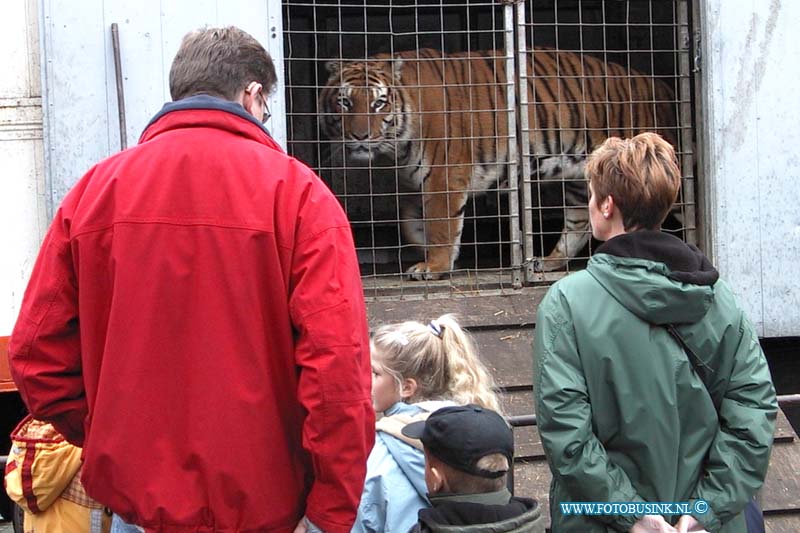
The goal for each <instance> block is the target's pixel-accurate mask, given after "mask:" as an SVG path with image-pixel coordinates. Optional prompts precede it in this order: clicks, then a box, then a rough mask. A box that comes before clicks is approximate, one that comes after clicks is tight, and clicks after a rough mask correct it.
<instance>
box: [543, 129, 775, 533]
mask: <svg viewBox="0 0 800 533" xmlns="http://www.w3.org/2000/svg"><path fill="white" fill-rule="evenodd" d="M586 175H587V177H588V179H589V191H590V199H589V212H590V218H591V223H592V233H593V235H594V237H595V238H597V239H599V240H601V241H606V242H605V243H604V244H603V245H602V246H600V247H599V248H598V249H597V251H596V253H595V254H594V255H593V257H592V258H591V259H590V261H589V264H588V266H587V268H586V270H583V271H581V272H577V273H575V274H572V275H570V276H568V277H566V278H564V279H562V280H561V281H559V282H558V283H556V284H555V285H553V287H551V288H550V290H549V291H548V293H547V296H545V298H544V300H543V301H542V303H541V304H540V306H539V310H538V318H537V322H536V340H535V345H534V352H535V360H536V363H535V365H534V366H535V380H534V382H535V395H536V413H537V420H538V427H539V433H540V434H541V439H542V444H543V446H544V450H545V453H546V455H547V461H548V464H549V466H550V469H551V471H552V473H553V481H552V484H551V486H550V510H551V520H552V530H553V533H560V532H573V531H575V532H581V533H585V532H610V531H631V532H634V533H641V532H651V531H652V532H670V531H682V532H683V531H694V530H701V529H703V528H704V529H705V530H708V531H712V532H718V531H722V532H725V533H728V532H745V531H746V526H745V521H744V516H743V509H744V507H745V505H746V504H747V503H748V502H749V501H750V500H751V498H752V497H753V495H754V494H755V492H756V491H757V490H758V489H759V487H760V486H761V484H762V483H763V480H764V476H765V475H766V471H767V465H768V462H769V455H770V450H771V446H772V434H773V430H774V425H775V416H776V413H777V408H778V407H777V402H776V399H775V389H774V387H773V385H772V379H771V376H770V373H769V368H768V367H767V362H766V359H765V357H764V354H763V352H762V351H761V348H760V346H759V343H758V338H757V336H756V333H755V331H754V329H753V326H752V325H751V324H750V322H749V321H748V320H747V318H746V317H745V316H744V313H743V312H742V310H741V309H740V308H739V306H738V305H737V303H736V300H735V298H734V296H733V294H732V292H731V290H730V288H729V287H728V285H727V284H726V283H725V282H723V281H722V280H720V279H719V275H718V273H717V271H716V270H715V269H714V267H713V266H712V265H711V264H710V262H709V261H708V259H707V258H706V257H705V256H704V255H703V254H702V253H701V252H700V251H699V250H698V249H697V248H696V247H694V246H692V245H688V244H685V243H684V242H683V241H681V240H679V239H677V238H675V237H673V236H671V235H668V234H666V233H662V232H660V227H661V223H662V222H663V220H664V218H665V217H666V216H667V214H668V213H669V210H670V207H671V206H672V204H673V203H674V201H675V199H676V197H677V194H678V189H679V187H680V171H679V169H678V165H677V162H676V159H675V153H674V151H673V149H672V146H670V145H669V143H667V142H666V141H664V140H663V139H662V138H661V137H659V136H658V135H656V134H653V133H643V134H640V135H637V136H636V137H633V138H632V139H626V140H622V139H618V138H610V139H608V140H607V141H606V142H605V143H603V145H602V146H600V147H599V148H598V149H597V150H595V152H594V153H593V154H592V155H591V157H590V159H589V162H588V163H587V165H586ZM681 343H685V348H686V349H684V347H683V346H682V345H681ZM690 358H694V360H690ZM700 500H703V501H704V502H706V504H707V505H706V504H704V503H703V502H700ZM567 502H639V503H644V502H689V503H690V507H689V509H691V512H690V513H686V514H683V513H681V514H683V516H681V515H679V514H666V515H662V514H660V513H658V512H653V511H652V507H645V506H641V505H640V506H635V507H628V506H626V507H625V508H624V509H627V510H630V509H634V510H635V511H634V513H633V514H622V513H620V514H607V515H591V516H590V515H586V514H571V513H570V512H569V510H568V509H566V508H565V507H563V506H562V505H561V504H563V503H567ZM616 509H618V508H616ZM640 510H641V511H643V512H639V511H640ZM648 511H650V512H648ZM703 511H705V512H703ZM612 512H614V511H612ZM670 524H674V526H673V525H670Z"/></svg>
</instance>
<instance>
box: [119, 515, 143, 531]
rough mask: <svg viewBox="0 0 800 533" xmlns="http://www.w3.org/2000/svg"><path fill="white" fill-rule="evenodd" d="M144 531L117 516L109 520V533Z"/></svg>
mask: <svg viewBox="0 0 800 533" xmlns="http://www.w3.org/2000/svg"><path fill="white" fill-rule="evenodd" d="M142 531H144V529H142V528H140V527H139V526H134V525H133V524H129V523H127V522H125V521H124V520H123V519H122V518H120V517H119V516H118V515H114V517H113V518H112V519H111V533H141V532H142Z"/></svg>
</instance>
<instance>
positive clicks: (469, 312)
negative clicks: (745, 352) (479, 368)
mask: <svg viewBox="0 0 800 533" xmlns="http://www.w3.org/2000/svg"><path fill="white" fill-rule="evenodd" d="M545 292H546V288H532V289H525V290H523V291H520V292H519V293H518V294H511V295H496V296H479V297H463V298H458V297H456V298H453V297H451V298H446V299H438V300H424V301H382V302H370V303H368V310H369V318H370V325H371V326H372V327H374V326H377V325H380V324H385V323H392V322H396V321H400V320H420V321H423V322H424V321H428V320H430V319H432V318H436V317H437V316H439V315H441V314H444V313H456V314H457V315H459V318H460V322H461V323H462V324H463V325H464V326H465V327H467V328H468V329H469V330H470V332H471V333H472V335H473V337H474V338H475V340H476V342H477V344H478V346H479V348H480V353H481V356H482V357H483V359H484V361H485V362H486V363H487V366H488V367H489V369H490V370H491V371H492V373H493V374H494V377H495V379H496V381H497V383H498V385H499V386H500V387H501V388H502V390H503V405H504V407H505V409H506V411H507V414H508V415H511V416H519V415H530V414H533V413H534V406H533V357H532V346H533V330H534V327H535V320H536V306H537V305H538V303H539V302H540V301H541V299H542V297H543V296H544V293H545ZM514 437H515V447H516V452H515V455H516V458H515V468H514V490H515V493H516V494H518V495H521V496H528V497H532V498H535V499H537V500H539V502H541V504H542V507H543V510H545V512H546V514H547V515H548V518H547V523H548V524H549V522H550V520H549V501H548V491H549V487H550V477H551V476H550V470H549V468H548V466H547V462H546V461H545V459H544V453H543V451H542V445H541V443H540V441H539V434H538V432H537V430H536V427H535V426H527V427H518V428H516V429H515V431H514ZM759 499H760V502H761V505H762V508H763V509H764V518H765V523H766V531H767V533H770V532H771V533H797V532H798V531H800V439H798V436H797V435H796V434H795V432H794V430H793V429H792V427H791V425H790V424H789V421H788V420H787V419H786V417H785V416H784V414H783V412H779V414H778V421H777V426H776V431H775V445H774V447H773V450H772V458H771V460H770V467H769V472H768V473H767V478H766V481H765V483H764V487H763V488H762V490H761V493H760V495H759Z"/></svg>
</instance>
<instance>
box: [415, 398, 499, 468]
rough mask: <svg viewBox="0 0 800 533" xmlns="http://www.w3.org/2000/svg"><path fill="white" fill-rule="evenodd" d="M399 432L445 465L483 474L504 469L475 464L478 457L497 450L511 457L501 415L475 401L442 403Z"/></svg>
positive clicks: (480, 457)
mask: <svg viewBox="0 0 800 533" xmlns="http://www.w3.org/2000/svg"><path fill="white" fill-rule="evenodd" d="M402 432H403V435H405V436H406V437H409V438H412V439H420V440H421V441H422V444H423V445H424V446H425V449H426V450H427V451H428V453H430V454H431V455H433V456H434V457H436V458H437V459H439V460H440V461H442V462H444V463H445V464H447V465H448V466H451V467H453V468H455V469H456V470H460V471H462V472H466V473H468V474H472V475H475V476H479V477H485V478H498V477H500V476H502V475H503V474H505V473H506V472H505V471H499V472H490V471H488V470H483V469H481V468H478V461H479V460H480V459H482V458H483V457H486V456H487V455H491V454H495V453H499V454H502V455H504V456H506V458H507V459H508V464H509V467H510V466H511V463H512V460H513V457H514V436H513V434H512V433H511V428H510V427H509V426H508V424H507V423H506V421H505V419H503V417H502V416H500V415H499V414H497V413H496V412H494V411H492V410H491V409H486V408H484V407H481V406H479V405H472V404H471V405H457V406H452V407H443V408H441V409H438V410H436V411H434V412H433V413H431V415H430V416H429V417H428V419H427V420H425V421H419V422H412V423H411V424H408V425H407V426H405V427H404V428H403V429H402Z"/></svg>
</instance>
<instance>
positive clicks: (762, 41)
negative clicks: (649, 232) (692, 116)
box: [700, 0, 800, 337]
mask: <svg viewBox="0 0 800 533" xmlns="http://www.w3.org/2000/svg"><path fill="white" fill-rule="evenodd" d="M700 7H701V9H702V13H701V20H702V32H701V39H702V43H703V46H702V52H703V55H702V60H701V61H702V62H701V65H702V71H703V81H704V83H703V95H704V102H703V109H704V111H705V117H704V120H702V121H701V124H700V128H701V129H702V131H703V133H704V135H705V137H706V138H705V146H706V148H707V151H706V154H705V155H706V161H705V172H704V173H703V175H704V178H705V180H704V181H705V187H704V190H705V193H706V202H705V205H706V213H705V217H704V223H705V224H706V228H707V232H706V235H707V237H708V240H707V242H710V244H711V246H710V249H709V250H708V251H709V252H710V253H711V255H712V256H713V259H714V261H715V264H717V265H718V267H719V269H720V272H721V274H722V276H723V277H724V278H725V279H727V280H728V281H729V282H730V284H731V286H732V287H733V289H734V291H735V292H736V294H737V296H738V298H739V301H740V303H741V304H742V305H743V306H744V308H745V309H746V310H747V313H748V315H749V316H750V318H751V319H752V321H753V322H754V323H755V325H756V327H757V330H758V332H759V335H760V336H763V337H781V336H798V335H800V281H798V277H800V156H798V150H800V128H798V126H800V103H798V95H800V61H799V60H798V57H800V39H798V34H797V32H798V28H799V27H800V2H797V1H795V0H724V1H723V0H705V2H703V3H701V4H700Z"/></svg>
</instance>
